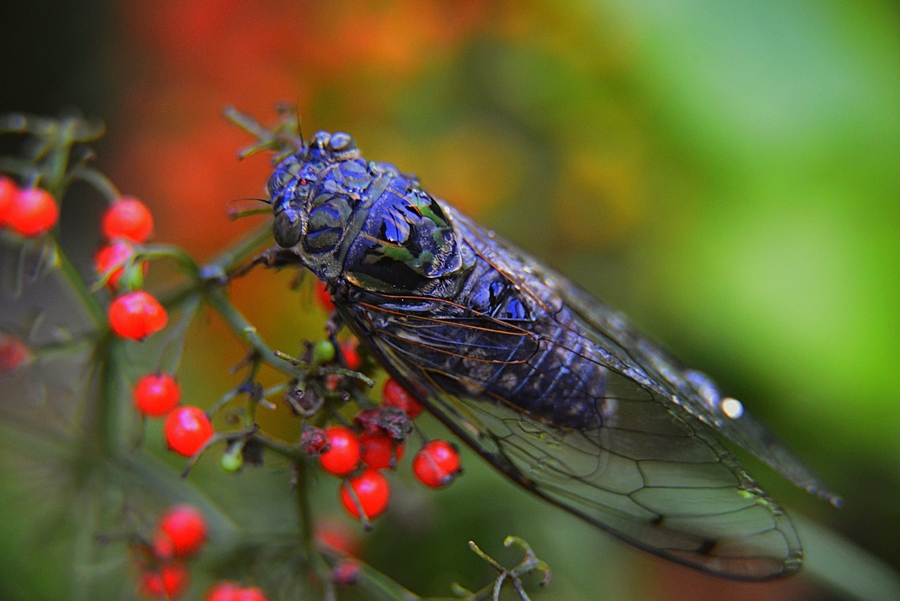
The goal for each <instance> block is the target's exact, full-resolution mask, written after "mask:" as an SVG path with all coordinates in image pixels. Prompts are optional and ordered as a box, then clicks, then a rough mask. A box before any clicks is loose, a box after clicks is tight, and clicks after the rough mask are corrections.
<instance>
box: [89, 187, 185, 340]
mask: <svg viewBox="0 0 900 601" xmlns="http://www.w3.org/2000/svg"><path fill="white" fill-rule="evenodd" d="M152 231H153V216H152V215H151V214H150V211H149V210H148V209H147V207H146V206H145V205H144V203H142V202H141V201H139V200H137V199H135V198H131V197H128V196H125V197H122V198H120V199H118V200H117V201H116V202H115V204H113V206H111V207H110V208H109V210H108V211H106V214H104V216H103V233H104V235H105V236H106V238H107V239H108V241H109V242H108V244H107V245H106V246H104V247H103V248H101V249H100V250H99V251H98V252H97V255H96V256H95V258H94V265H95V267H96V269H97V273H99V274H100V275H101V276H102V277H103V279H104V280H105V282H106V285H107V287H108V288H109V289H110V291H112V292H113V293H118V292H119V291H120V289H124V290H126V292H125V293H124V294H121V295H119V296H117V297H116V299H115V300H114V301H113V302H112V304H110V306H109V325H110V327H111V328H112V330H113V332H115V333H116V334H117V335H119V336H121V337H122V338H128V339H131V340H143V339H144V338H146V337H147V336H149V335H150V334H153V333H155V332H158V331H160V330H161V329H163V328H164V327H165V326H166V322H167V321H168V314H167V313H166V309H165V307H163V306H162V305H161V304H160V303H159V301H158V300H156V298H155V297H154V296H153V295H151V294H150V293H148V292H146V291H144V290H141V289H140V288H141V287H142V286H143V284H144V274H146V271H147V264H146V262H143V261H137V262H136V261H135V260H134V256H135V248H134V245H135V244H143V243H144V242H145V241H146V240H147V238H149V237H150V233H151V232H152Z"/></svg>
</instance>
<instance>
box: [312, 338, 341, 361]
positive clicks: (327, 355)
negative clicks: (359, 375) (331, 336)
mask: <svg viewBox="0 0 900 601" xmlns="http://www.w3.org/2000/svg"><path fill="white" fill-rule="evenodd" d="M334 357H335V350H334V345H333V344H331V341H330V340H319V341H318V342H316V344H315V345H314V346H313V352H312V363H313V365H324V364H325V363H330V362H332V361H334Z"/></svg>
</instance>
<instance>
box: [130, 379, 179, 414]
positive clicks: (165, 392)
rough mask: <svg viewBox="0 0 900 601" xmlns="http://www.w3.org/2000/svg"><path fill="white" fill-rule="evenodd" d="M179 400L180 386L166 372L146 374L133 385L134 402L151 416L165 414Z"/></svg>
mask: <svg viewBox="0 0 900 601" xmlns="http://www.w3.org/2000/svg"><path fill="white" fill-rule="evenodd" d="M180 400H181V387H180V386H179V385H178V382H176V381H175V378H173V377H172V376H170V375H169V374H166V373H158V374H147V375H146V376H144V377H143V378H141V379H140V380H138V381H137V383H136V384H135V385H134V404H135V405H137V408H138V409H139V410H140V411H141V412H143V413H146V414H147V415H150V416H152V417H159V416H161V415H165V414H166V413H168V412H169V411H171V410H172V409H174V408H175V406H176V405H178V401H180Z"/></svg>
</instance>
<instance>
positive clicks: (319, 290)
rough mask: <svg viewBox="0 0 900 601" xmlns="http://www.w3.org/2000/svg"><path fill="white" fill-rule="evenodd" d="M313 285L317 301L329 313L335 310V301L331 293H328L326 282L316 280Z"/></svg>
mask: <svg viewBox="0 0 900 601" xmlns="http://www.w3.org/2000/svg"><path fill="white" fill-rule="evenodd" d="M313 286H314V287H315V292H316V301H318V303H319V306H320V307H322V308H323V309H325V310H326V311H328V312H329V313H331V312H332V311H334V301H333V300H331V295H330V294H328V290H327V289H326V288H325V282H323V281H322V280H316V282H315V284H313Z"/></svg>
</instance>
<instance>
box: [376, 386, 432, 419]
mask: <svg viewBox="0 0 900 601" xmlns="http://www.w3.org/2000/svg"><path fill="white" fill-rule="evenodd" d="M381 398H382V399H383V400H384V404H385V405H389V406H391V407H399V408H400V409H403V410H404V411H405V412H406V414H407V415H408V416H409V417H410V418H412V419H416V417H418V415H419V414H420V413H422V404H421V403H419V401H417V400H416V399H415V398H414V397H413V395H411V394H409V393H408V392H407V391H406V389H405V388H403V387H402V386H400V384H398V383H397V381H396V380H395V379H394V378H389V379H388V381H387V382H385V383H384V388H382V389H381Z"/></svg>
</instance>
